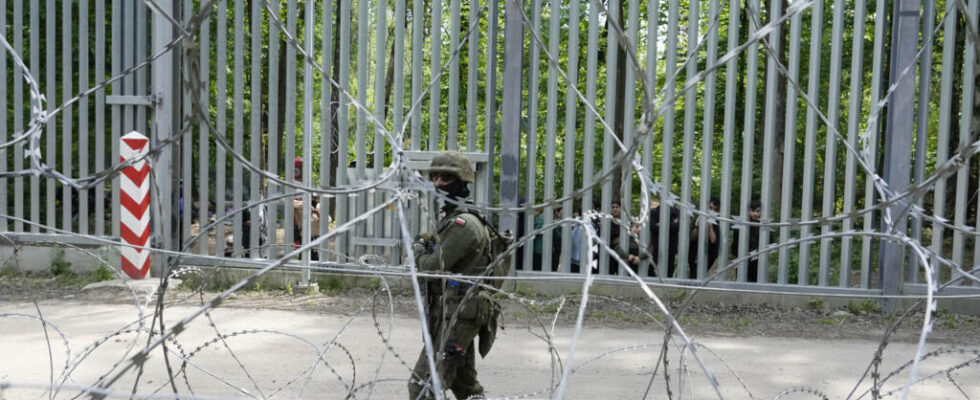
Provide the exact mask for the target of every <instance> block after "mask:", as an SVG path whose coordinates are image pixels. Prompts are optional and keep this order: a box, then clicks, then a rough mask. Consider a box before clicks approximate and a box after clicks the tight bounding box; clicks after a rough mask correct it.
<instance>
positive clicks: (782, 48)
mask: <svg viewBox="0 0 980 400" xmlns="http://www.w3.org/2000/svg"><path fill="white" fill-rule="evenodd" d="M773 1H778V2H779V9H780V10H785V9H786V1H785V0H768V1H767V3H771V2H773ZM784 25H785V24H782V25H779V28H777V33H776V34H777V35H779V38H780V40H779V46H777V48H776V54H777V58H778V59H779V62H780V63H781V64H782V65H786V63H787V59H786V42H788V41H789V37H788V35H789V31H788V30H787V29H783V27H784ZM786 83H787V80H786V75H783V74H779V77H778V78H777V79H776V109H775V111H774V112H775V113H776V114H775V117H776V130H775V131H774V132H773V134H774V135H775V136H774V139H775V140H773V148H772V149H769V150H770V151H772V154H773V160H772V167H773V181H772V182H773V185H772V193H773V195H774V196H775V198H776V199H779V198H781V196H782V193H783V190H782V188H783V174H784V173H785V171H783V160H784V157H785V154H784V153H783V148H784V143H785V142H786V140H787V137H786V121H785V118H786V102H788V101H796V99H795V98H793V99H788V98H786V97H785V96H783V93H786ZM769 111H770V110H766V109H763V111H762V112H763V116H765V114H766V113H767V112H769ZM788 140H796V136H795V135H794V136H793V137H792V138H788ZM763 173H765V172H763ZM779 204H780V202H779V201H777V202H775V203H774V204H773V206H774V207H775V210H779V209H780V207H779ZM772 215H777V214H775V213H774V214H772ZM780 217H783V216H782V215H780Z"/></svg>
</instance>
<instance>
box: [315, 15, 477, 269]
mask: <svg viewBox="0 0 980 400" xmlns="http://www.w3.org/2000/svg"><path fill="white" fill-rule="evenodd" d="M405 11H406V10H405V0H395V37H393V38H392V42H394V43H392V47H393V50H394V51H393V54H392V56H393V58H394V59H393V60H392V65H395V77H394V82H393V84H394V87H392V98H391V116H392V124H391V126H392V128H393V132H392V133H393V134H394V136H395V137H396V138H398V141H397V143H392V145H393V146H394V145H397V146H399V147H401V146H402V143H405V131H404V129H402V124H403V123H404V121H403V119H404V115H403V114H402V113H403V112H404V104H403V102H404V100H405V69H404V68H403V67H404V66H405ZM474 23H476V22H474ZM474 35H476V33H474ZM470 46H471V47H473V46H476V43H474V41H471V42H470ZM470 54H471V58H470V59H471V60H473V59H475V56H472V54H474V53H472V52H471V53H470ZM473 64H475V63H473ZM474 90H475V88H474ZM474 93H475V91H474ZM474 97H475V94H474ZM472 107H473V108H474V109H475V108H476V100H475V99H474V101H473V104H472ZM473 118H474V120H475V117H473ZM475 140H476V136H475V134H474V135H473V136H468V137H467V145H469V144H470V142H473V141H475ZM395 157H397V154H395V155H393V156H392V159H394V158H395ZM409 215H412V214H409ZM409 223H410V224H411V223H412V221H409ZM411 228H412V229H411V230H410V232H418V230H416V229H417V228H416V227H414V226H412V227H411ZM320 232H325V230H322V229H321V230H320ZM400 255H401V250H400V248H395V249H392V258H393V259H395V260H398V259H400V258H399V256H400Z"/></svg>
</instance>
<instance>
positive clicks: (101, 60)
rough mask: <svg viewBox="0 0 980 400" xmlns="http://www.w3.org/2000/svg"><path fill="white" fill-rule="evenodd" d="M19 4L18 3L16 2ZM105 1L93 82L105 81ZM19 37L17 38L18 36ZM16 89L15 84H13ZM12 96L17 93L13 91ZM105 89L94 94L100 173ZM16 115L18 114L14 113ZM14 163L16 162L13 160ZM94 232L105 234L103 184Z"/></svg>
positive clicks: (98, 18) (98, 21)
mask: <svg viewBox="0 0 980 400" xmlns="http://www.w3.org/2000/svg"><path fill="white" fill-rule="evenodd" d="M18 3H19V2H18ZM105 16H106V10H105V0H95V59H94V60H93V62H95V82H99V83H101V82H102V81H104V80H105V59H106V57H105ZM18 37H19V36H18ZM15 87H16V84H15ZM14 93H15V94H14V95H15V96H16V94H17V93H18V91H16V90H15V91H14ZM105 109H106V106H105V89H99V90H98V91H96V92H95V110H94V111H95V131H94V132H93V134H94V135H95V164H94V165H95V168H94V170H93V171H92V172H101V171H102V170H104V169H105V167H106V162H105ZM14 114H15V115H17V114H18V113H16V112H15V113H14ZM15 118H16V117H15ZM15 162H16V160H15ZM93 190H94V191H95V227H94V228H95V231H94V233H95V234H96V235H98V236H102V235H104V234H105V183H99V184H97V185H95V188H94V189H93Z"/></svg>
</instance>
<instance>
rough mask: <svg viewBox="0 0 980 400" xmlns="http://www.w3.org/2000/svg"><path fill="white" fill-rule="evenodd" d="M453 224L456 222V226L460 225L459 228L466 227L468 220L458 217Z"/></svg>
mask: <svg viewBox="0 0 980 400" xmlns="http://www.w3.org/2000/svg"><path fill="white" fill-rule="evenodd" d="M453 222H456V225H459V226H465V225H466V220H465V219H462V218H460V217H456V220H455V221H453Z"/></svg>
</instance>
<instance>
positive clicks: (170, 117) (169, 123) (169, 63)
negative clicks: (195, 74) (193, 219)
mask: <svg viewBox="0 0 980 400" xmlns="http://www.w3.org/2000/svg"><path fill="white" fill-rule="evenodd" d="M175 2H176V0H163V1H158V2H157V4H158V5H159V6H160V9H161V11H162V12H163V13H154V14H153V18H152V22H153V36H152V43H150V42H149V40H147V36H148V32H147V29H148V24H147V23H146V17H147V13H146V8H145V6H144V5H143V3H140V5H139V7H137V8H136V10H137V13H138V15H137V18H136V21H137V24H138V25H140V26H139V27H138V29H139V33H137V35H136V38H137V45H136V51H137V53H136V54H137V57H139V58H140V59H141V60H142V58H144V57H146V53H147V48H146V46H147V44H149V45H151V46H152V49H153V52H154V53H157V52H160V51H162V50H163V48H164V47H166V46H167V44H168V43H169V42H170V41H171V40H172V39H173V38H174V27H173V25H172V24H171V23H170V22H169V21H168V20H167V18H165V17H164V16H163V14H167V15H176V13H175V11H176V10H178V9H179V8H180V6H179V5H178V4H175ZM141 22H142V24H140V23H141ZM134 62H138V61H135V60H134ZM177 62H178V60H177V54H176V52H173V51H171V52H168V53H166V54H164V55H163V56H161V57H159V58H157V59H155V60H153V62H152V64H151V66H152V67H153V69H152V70H153V75H152V77H150V79H151V80H152V86H153V90H154V94H155V95H156V96H158V98H159V99H160V101H159V102H158V103H157V104H156V105H155V106H154V107H153V126H152V127H150V128H143V129H146V130H147V131H149V132H150V133H151V134H150V135H148V136H150V145H151V146H159V145H160V144H161V143H162V142H164V141H165V140H167V139H169V138H170V137H171V136H173V135H174V133H175V129H174V128H175V127H176V126H177V123H176V121H179V118H178V113H179V112H180V110H179V109H178V108H177V105H179V104H180V94H179V92H178V91H177V90H178V88H179V85H178V84H177V82H179V80H180V78H179V77H180V70H179V67H178V65H177ZM146 81H147V74H146V72H145V70H144V72H142V73H140V74H138V75H137V90H138V92H137V93H139V94H141V95H142V94H144V93H148V91H147V82H146ZM147 108H149V107H139V109H140V110H139V111H138V112H137V118H138V121H137V123H138V126H139V127H141V128H142V127H145V126H146V114H147ZM179 156H180V150H179V147H173V146H171V147H170V148H169V149H168V150H167V151H163V152H161V153H160V154H159V155H158V156H157V157H156V160H155V163H154V164H155V165H154V167H153V168H154V169H155V172H154V174H156V176H157V177H158V178H157V179H158V181H157V182H156V185H155V188H156V189H157V190H158V193H157V195H156V196H155V198H156V199H158V200H159V202H160V204H159V205H158V206H157V207H154V209H155V210H159V215H157V217H158V219H157V223H156V224H155V227H154V228H153V230H154V232H153V233H152V234H153V236H155V237H157V238H158V240H159V241H158V246H160V247H162V248H163V249H167V250H174V249H175V248H176V246H175V242H174V238H175V236H176V235H175V233H177V231H176V229H175V228H176V227H177V226H178V224H179V221H180V220H179V219H178V213H177V211H178V210H177V208H178V207H179V206H178V203H177V202H178V201H179V199H180V197H179V194H176V190H177V187H175V186H179V185H180V180H179V178H180V175H179V169H180V164H179V163H180V158H179ZM151 196H152V192H151ZM157 258H158V259H160V261H159V262H155V264H156V265H157V268H156V269H155V270H156V271H162V270H163V269H162V268H161V266H162V265H164V261H163V260H165V258H164V256H163V255H159V256H157ZM157 273H160V272H157Z"/></svg>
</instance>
